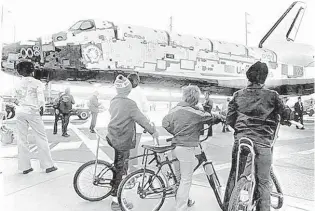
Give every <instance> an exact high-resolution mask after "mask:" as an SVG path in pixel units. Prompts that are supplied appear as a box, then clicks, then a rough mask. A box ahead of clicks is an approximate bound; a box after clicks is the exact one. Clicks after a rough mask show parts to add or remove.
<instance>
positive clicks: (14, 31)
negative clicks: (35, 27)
mask: <svg viewBox="0 0 315 211" xmlns="http://www.w3.org/2000/svg"><path fill="white" fill-rule="evenodd" d="M13 27H14V28H13V33H14V35H13V42H15V35H16V30H15V23H14V26H13Z"/></svg>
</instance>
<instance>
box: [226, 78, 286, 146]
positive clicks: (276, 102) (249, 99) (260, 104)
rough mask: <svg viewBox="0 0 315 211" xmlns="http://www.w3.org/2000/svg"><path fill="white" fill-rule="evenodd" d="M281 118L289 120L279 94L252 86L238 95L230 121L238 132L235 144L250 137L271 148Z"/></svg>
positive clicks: (231, 109)
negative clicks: (279, 117)
mask: <svg viewBox="0 0 315 211" xmlns="http://www.w3.org/2000/svg"><path fill="white" fill-rule="evenodd" d="M277 114H280V115H281V118H286V117H285V105H284V104H283V102H282V100H281V99H280V97H279V94H278V93H277V92H276V91H272V90H269V89H265V88H263V86H262V85H259V84H251V85H249V86H248V87H246V88H245V89H242V90H239V91H237V92H235V93H234V96H233V99H232V100H231V101H230V103H229V105H228V113H227V118H226V121H227V124H228V125H230V126H231V127H232V128H234V130H235V133H234V136H235V140H238V139H239V138H241V137H248V138H250V139H252V140H253V141H254V142H255V143H256V144H258V145H262V146H266V147H269V146H270V145H271V141H272V139H273V137H274V133H275V129H276V126H277V121H276V120H277V119H276V118H277Z"/></svg>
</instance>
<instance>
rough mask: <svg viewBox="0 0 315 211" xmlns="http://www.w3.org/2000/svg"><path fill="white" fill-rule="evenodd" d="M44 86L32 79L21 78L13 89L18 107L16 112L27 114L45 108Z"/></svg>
mask: <svg viewBox="0 0 315 211" xmlns="http://www.w3.org/2000/svg"><path fill="white" fill-rule="evenodd" d="M44 89H45V88H44V85H43V84H42V82H41V81H39V80H36V79H35V78H33V77H23V78H22V80H21V81H20V83H19V84H18V85H17V86H16V88H15V96H16V98H17V99H18V102H19V106H17V111H19V112H23V113H29V112H31V111H39V108H40V107H41V106H42V107H43V108H44V107H45V96H44Z"/></svg>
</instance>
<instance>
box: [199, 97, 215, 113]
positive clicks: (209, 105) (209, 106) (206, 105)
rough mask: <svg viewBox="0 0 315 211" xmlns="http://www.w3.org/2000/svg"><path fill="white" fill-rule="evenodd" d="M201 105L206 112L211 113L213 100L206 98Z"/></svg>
mask: <svg viewBox="0 0 315 211" xmlns="http://www.w3.org/2000/svg"><path fill="white" fill-rule="evenodd" d="M202 106H203V108H204V110H205V111H206V112H209V113H211V111H212V108H213V101H212V100H211V99H208V100H206V101H205V102H204V103H203V104H202Z"/></svg>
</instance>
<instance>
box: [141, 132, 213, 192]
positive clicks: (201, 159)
mask: <svg viewBox="0 0 315 211" xmlns="http://www.w3.org/2000/svg"><path fill="white" fill-rule="evenodd" d="M209 128H210V127H208V128H206V129H203V130H202V131H206V130H208V129H209ZM207 139H208V136H206V137H205V138H203V139H202V140H200V142H199V148H200V150H201V153H200V154H197V155H195V157H196V159H197V160H198V164H197V165H196V166H195V168H194V172H195V171H196V170H197V169H198V168H199V167H200V166H201V165H202V164H204V165H206V164H209V163H210V164H211V165H212V161H208V159H207V157H206V154H205V152H204V150H203V148H202V145H201V143H202V142H204V141H206V140H207ZM148 151H149V150H148V149H145V150H144V153H143V160H142V164H143V163H144V175H143V177H142V185H141V190H144V187H146V186H147V185H148V182H149V181H148V182H146V183H144V178H145V171H146V169H147V164H151V163H152V162H153V161H156V166H157V167H158V169H157V170H156V171H155V176H154V177H153V178H152V181H151V182H153V181H154V179H155V178H156V176H157V175H159V173H160V172H161V174H162V176H163V177H164V181H165V183H166V188H159V189H152V188H151V189H152V190H153V192H152V194H156V193H164V192H165V194H166V195H172V194H174V193H175V191H176V188H177V184H178V182H179V181H177V178H176V175H175V173H174V170H173V168H172V166H171V164H172V163H173V162H177V161H178V159H172V160H170V159H169V158H168V156H167V154H166V153H162V154H163V156H164V158H165V161H161V158H160V156H159V155H158V153H156V152H153V153H150V154H149V153H148ZM148 155H154V158H153V159H152V160H151V161H150V162H149V163H148V162H147V161H148V160H147V158H148ZM165 165H167V166H168V169H169V170H170V174H171V177H172V178H173V179H174V183H175V184H174V185H172V186H171V185H170V184H169V182H168V179H167V178H166V176H165V175H164V173H163V172H162V168H163V166H165ZM205 171H206V170H205ZM211 174H216V172H215V169H214V168H213V166H212V173H211ZM149 185H151V184H149ZM146 195H148V193H146Z"/></svg>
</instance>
